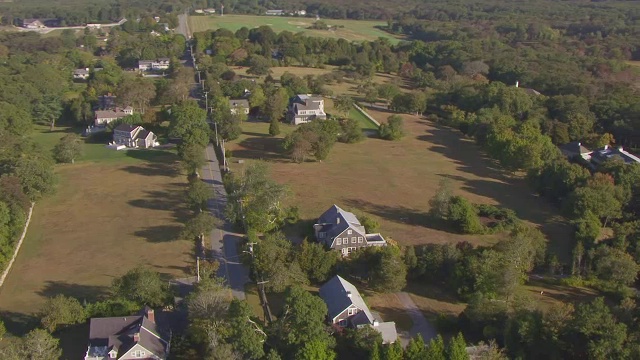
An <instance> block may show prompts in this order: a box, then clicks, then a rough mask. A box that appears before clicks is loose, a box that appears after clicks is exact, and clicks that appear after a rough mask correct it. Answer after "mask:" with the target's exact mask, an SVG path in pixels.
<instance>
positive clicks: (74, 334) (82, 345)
mask: <svg viewBox="0 0 640 360" xmlns="http://www.w3.org/2000/svg"><path fill="white" fill-rule="evenodd" d="M55 335H56V337H57V338H58V339H60V348H61V349H62V357H61V358H62V359H84V356H85V355H86V352H87V344H88V343H89V322H88V321H87V322H84V323H82V324H76V325H73V326H69V327H66V328H64V329H62V330H60V331H57V332H56V334H55Z"/></svg>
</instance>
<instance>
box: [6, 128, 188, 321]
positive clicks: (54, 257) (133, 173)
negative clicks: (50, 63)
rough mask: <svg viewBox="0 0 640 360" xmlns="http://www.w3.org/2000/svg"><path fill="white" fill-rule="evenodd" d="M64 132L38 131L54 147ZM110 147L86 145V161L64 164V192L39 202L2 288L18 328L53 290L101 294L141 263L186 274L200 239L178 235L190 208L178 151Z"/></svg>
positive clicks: (61, 183) (84, 296) (44, 143)
mask: <svg viewBox="0 0 640 360" xmlns="http://www.w3.org/2000/svg"><path fill="white" fill-rule="evenodd" d="M39 130H42V129H39ZM64 131H65V130H63V129H60V130H59V131H57V132H53V133H49V132H43V131H39V132H38V133H37V134H36V135H35V138H36V141H38V142H39V143H40V144H42V146H43V147H44V148H47V149H48V148H51V147H52V146H53V145H54V144H55V143H56V142H57V139H59V138H60V137H61V136H62V135H63V134H64ZM103 149H104V150H106V149H105V148H104V145H102V144H86V145H85V155H84V157H83V158H82V159H80V161H77V162H76V164H73V165H71V164H65V165H58V166H57V167H56V173H57V175H58V178H59V181H58V186H57V191H56V193H55V194H53V195H51V196H48V197H46V198H44V199H43V200H41V201H39V202H38V203H37V204H36V206H35V208H34V211H33V216H32V219H31V225H30V226H29V231H28V233H27V237H26V239H25V241H24V243H23V246H22V249H21V250H20V253H19V255H18V257H17V259H16V262H15V264H14V265H13V268H12V270H11V273H10V274H9V276H8V277H7V280H6V282H5V283H4V286H3V287H2V288H1V289H0V311H1V312H2V315H3V319H4V320H5V323H6V324H7V327H8V328H9V330H10V331H15V332H17V333H20V331H22V330H24V328H25V325H26V323H28V322H29V321H33V320H34V317H33V314H34V313H35V312H37V311H38V310H39V308H40V306H41V305H42V304H43V302H44V301H45V299H46V298H47V297H49V296H53V295H56V294H64V295H68V296H74V297H77V298H79V299H80V300H83V299H86V300H87V301H92V300H95V299H97V298H100V297H101V296H103V295H105V294H106V293H107V291H108V289H109V286H110V284H111V282H112V281H113V279H114V278H115V277H117V276H120V275H122V274H124V273H125V272H126V271H128V270H130V269H131V268H133V267H135V266H137V265H145V266H149V267H151V268H152V269H154V270H156V271H158V272H160V273H161V274H162V276H164V277H166V278H170V277H176V276H178V277H182V276H185V275H186V269H187V267H188V266H189V263H190V260H191V251H192V247H193V243H192V242H191V241H186V240H179V239H178V234H179V232H180V230H181V228H182V225H181V224H182V223H183V222H184V221H185V219H186V217H187V216H188V213H189V212H188V211H187V209H185V207H184V206H183V197H182V193H183V190H184V188H185V186H186V178H185V176H184V175H183V174H181V173H180V171H179V165H178V162H177V156H176V155H175V154H174V153H172V152H168V151H160V150H157V151H156V150H150V151H141V150H131V151H128V152H116V151H113V150H109V151H108V152H106V151H104V150H103Z"/></svg>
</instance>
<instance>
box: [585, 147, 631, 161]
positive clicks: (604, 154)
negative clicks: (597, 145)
mask: <svg viewBox="0 0 640 360" xmlns="http://www.w3.org/2000/svg"><path fill="white" fill-rule="evenodd" d="M591 157H592V159H594V160H595V161H596V162H598V163H600V162H604V161H607V160H610V159H616V158H618V159H621V160H622V161H624V162H625V163H627V164H632V163H640V158H638V157H637V156H635V155H633V154H631V153H630V152H627V151H625V150H624V149H623V148H622V146H620V147H617V148H614V147H611V146H609V145H605V147H604V148H602V149H600V150H595V151H594V152H593V154H592V156H591Z"/></svg>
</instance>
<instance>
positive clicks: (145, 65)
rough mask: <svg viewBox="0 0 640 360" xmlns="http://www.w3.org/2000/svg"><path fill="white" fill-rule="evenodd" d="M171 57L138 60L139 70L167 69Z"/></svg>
mask: <svg viewBox="0 0 640 360" xmlns="http://www.w3.org/2000/svg"><path fill="white" fill-rule="evenodd" d="M170 62H171V61H170V60H169V58H159V59H156V60H138V70H140V71H152V70H167V69H168V68H169V65H170Z"/></svg>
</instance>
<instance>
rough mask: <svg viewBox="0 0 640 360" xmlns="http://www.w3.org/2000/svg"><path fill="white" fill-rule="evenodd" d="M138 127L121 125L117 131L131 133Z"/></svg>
mask: <svg viewBox="0 0 640 360" xmlns="http://www.w3.org/2000/svg"><path fill="white" fill-rule="evenodd" d="M137 128H138V125H129V124H120V125H118V126H116V128H115V129H113V130H115V131H124V132H128V133H131V132H132V131H133V130H135V129H137Z"/></svg>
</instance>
